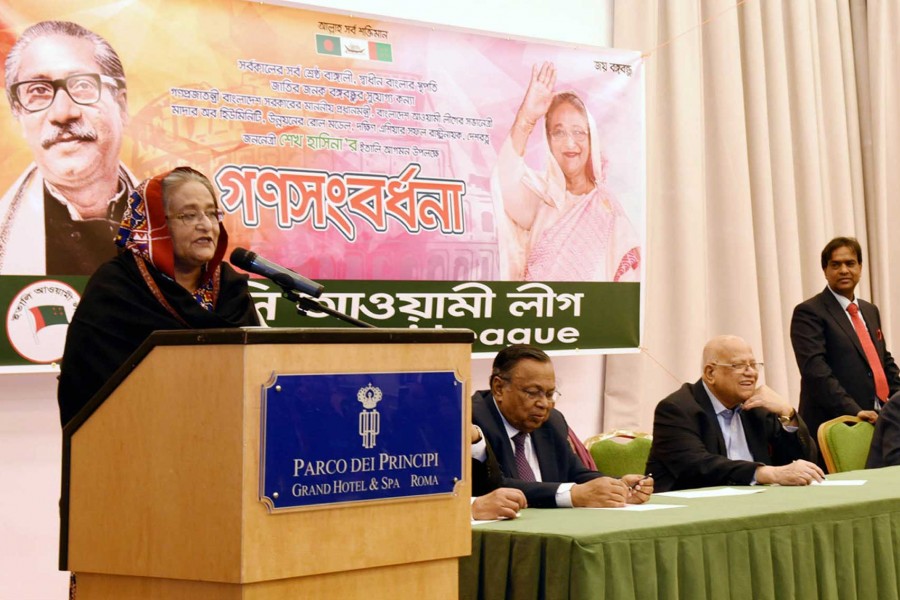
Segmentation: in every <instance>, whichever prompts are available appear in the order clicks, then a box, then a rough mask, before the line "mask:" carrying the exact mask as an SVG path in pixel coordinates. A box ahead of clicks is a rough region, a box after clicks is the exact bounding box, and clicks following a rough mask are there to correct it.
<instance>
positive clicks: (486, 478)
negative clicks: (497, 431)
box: [472, 439, 503, 496]
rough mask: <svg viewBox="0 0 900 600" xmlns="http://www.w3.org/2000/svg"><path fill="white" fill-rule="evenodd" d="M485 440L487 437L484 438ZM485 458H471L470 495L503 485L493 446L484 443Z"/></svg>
mask: <svg viewBox="0 0 900 600" xmlns="http://www.w3.org/2000/svg"><path fill="white" fill-rule="evenodd" d="M484 441H485V442H487V439H485V440H484ZM485 449H486V450H487V458H486V459H485V461H484V462H481V461H480V460H477V459H475V458H473V459H472V496H484V495H485V494H488V493H490V492H493V491H494V490H496V489H497V488H498V487H502V486H503V474H502V473H501V472H500V463H498V462H497V455H496V454H494V450H493V448H491V445H490V444H489V443H488V444H486V448H485Z"/></svg>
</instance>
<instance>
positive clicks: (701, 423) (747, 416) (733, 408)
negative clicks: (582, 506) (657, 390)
mask: <svg viewBox="0 0 900 600" xmlns="http://www.w3.org/2000/svg"><path fill="white" fill-rule="evenodd" d="M761 369H762V363H759V362H757V361H756V359H755V358H754V357H753V350H752V349H751V348H750V345H749V344H748V343H747V342H745V341H744V340H743V339H741V338H739V337H737V336H733V335H723V336H719V337H716V338H713V339H712V340H710V341H709V342H708V343H707V344H706V346H705V347H704V348H703V364H702V377H701V378H700V379H699V380H698V381H696V382H695V383H686V384H684V385H683V386H681V388H680V389H678V391H676V392H675V393H673V394H671V395H670V396H668V397H667V398H665V399H664V400H662V401H661V402H660V403H659V404H658V405H657V407H656V414H655V416H654V419H653V446H652V448H651V450H650V458H649V460H648V462H647V472H648V473H653V477H654V479H655V480H656V486H655V488H656V491H658V492H659V491H669V490H682V489H689V488H700V487H709V486H718V485H754V484H775V483H777V484H779V485H809V484H810V483H812V482H814V481H822V479H823V478H824V473H823V472H822V469H821V468H819V466H818V465H816V464H815V460H816V455H817V450H816V445H815V443H814V442H813V440H812V438H811V437H810V435H809V431H808V430H807V428H806V425H805V424H804V423H803V421H802V419H801V418H800V417H799V415H797V411H796V410H794V408H793V407H792V406H791V405H790V404H789V403H788V402H787V401H786V400H785V399H784V398H782V397H781V396H779V395H778V394H777V393H775V391H774V390H772V389H771V388H769V387H768V386H764V385H763V386H760V385H758V379H759V372H760V370H761Z"/></svg>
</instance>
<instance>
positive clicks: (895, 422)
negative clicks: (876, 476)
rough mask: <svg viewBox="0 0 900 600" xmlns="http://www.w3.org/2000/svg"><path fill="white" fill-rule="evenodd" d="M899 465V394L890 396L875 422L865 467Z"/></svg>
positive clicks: (875, 467) (874, 467)
mask: <svg viewBox="0 0 900 600" xmlns="http://www.w3.org/2000/svg"><path fill="white" fill-rule="evenodd" d="M895 465H900V394H895V395H894V396H892V397H891V400H890V402H888V403H887V404H885V405H884V409H882V411H881V414H880V415H879V416H878V420H877V421H876V422H875V433H874V434H873V435H872V447H871V448H870V449H869V459H868V460H867V461H866V468H867V469H877V468H878V467H892V466H895Z"/></svg>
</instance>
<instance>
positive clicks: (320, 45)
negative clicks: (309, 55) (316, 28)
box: [316, 33, 341, 56]
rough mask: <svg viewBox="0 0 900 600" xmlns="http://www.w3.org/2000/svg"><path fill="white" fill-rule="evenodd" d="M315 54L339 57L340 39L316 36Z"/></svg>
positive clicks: (333, 36)
mask: <svg viewBox="0 0 900 600" xmlns="http://www.w3.org/2000/svg"><path fill="white" fill-rule="evenodd" d="M316 52H318V53H319V54H331V55H333V56H340V55H341V38H340V37H338V36H336V35H322V34H321V33H317V34H316Z"/></svg>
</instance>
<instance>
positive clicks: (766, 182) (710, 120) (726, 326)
mask: <svg viewBox="0 0 900 600" xmlns="http://www.w3.org/2000/svg"><path fill="white" fill-rule="evenodd" d="M898 25H900V3H898V2H896V0H880V1H878V0H876V1H873V0H869V2H868V6H867V3H866V1H865V0H785V1H782V0H746V1H737V0H680V1H677V2H673V1H670V0H669V1H667V0H619V1H617V2H616V5H615V25H614V45H615V46H616V47H618V48H629V49H638V50H641V51H642V52H643V53H644V54H645V58H644V60H645V61H646V62H645V64H646V68H647V70H646V74H647V148H648V169H647V173H648V182H647V184H648V186H647V191H648V207H647V213H648V229H647V246H646V265H647V269H646V290H645V293H646V309H645V320H644V328H643V342H642V346H643V348H642V352H641V353H640V354H637V355H628V356H611V357H609V358H608V359H607V366H606V379H605V391H604V399H605V402H604V411H603V412H604V414H603V421H604V423H603V428H604V429H607V430H608V429H612V428H615V427H631V428H638V429H642V430H650V429H651V428H652V423H653V409H654V408H655V406H656V404H657V402H659V400H661V399H662V398H663V397H665V396H666V395H668V394H669V393H671V392H672V391H674V390H675V389H676V388H677V387H678V386H679V385H680V384H681V383H682V382H685V381H695V380H696V379H697V378H698V377H699V376H700V355H701V350H702V347H703V345H704V343H705V342H706V341H707V340H708V339H709V338H711V337H712V336H715V335H718V334H723V333H732V334H736V335H740V336H742V337H744V338H745V339H747V341H748V342H750V344H751V345H752V346H753V348H754V351H755V354H756V357H757V359H758V360H763V361H765V363H766V367H765V372H764V379H765V382H766V383H768V384H769V385H770V386H772V387H773V388H775V389H776V390H777V391H779V392H781V393H782V394H785V395H787V396H788V397H789V398H790V400H791V402H792V403H793V404H794V405H796V403H797V399H798V395H799V372H798V370H797V365H796V362H795V360H794V355H793V351H792V349H791V344H790V336H789V328H790V320H791V314H792V311H793V308H794V306H795V305H796V304H798V303H799V302H801V301H802V300H804V299H805V298H808V297H809V296H812V295H813V294H815V293H818V292H819V291H820V290H821V289H822V288H823V287H824V286H825V279H824V276H823V274H822V270H821V267H820V263H819V254H820V252H821V249H822V247H823V246H824V245H825V243H826V242H827V241H828V240H829V239H831V238H832V237H834V236H835V235H853V236H856V237H857V238H859V240H860V242H861V243H862V244H863V249H864V252H865V258H866V260H865V262H864V267H865V269H864V275H863V279H862V282H861V285H860V287H859V289H858V290H857V293H858V294H859V295H860V296H861V297H863V298H872V299H873V300H874V301H875V302H876V303H877V304H879V305H880V307H881V309H882V317H883V321H884V322H885V323H886V324H887V335H888V341H889V342H890V341H891V340H897V339H900V337H898V336H900V310H898V311H893V312H892V311H891V310H890V301H891V299H892V297H891V290H892V289H896V290H900V262H896V261H893V262H892V261H891V260H890V259H891V253H892V251H893V252H894V253H896V252H897V251H896V250H895V249H894V248H893V247H892V246H894V245H895V244H892V240H891V237H892V236H891V233H892V232H893V231H894V230H895V229H896V226H897V225H898V224H900V207H898V206H897V203H896V202H891V201H890V200H891V198H890V194H891V192H892V191H894V190H898V191H900V162H898V160H897V158H898V152H900V116H898V111H897V79H898V77H900V75H898V67H900V65H898V64H897V62H898V60H900V53H898V52H897V42H896V41H895V40H896V31H898ZM892 282H893V288H892V285H891V283H892ZM873 291H874V294H873ZM893 347H894V348H895V349H896V348H897V346H896V344H893ZM636 407H637V409H636Z"/></svg>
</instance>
